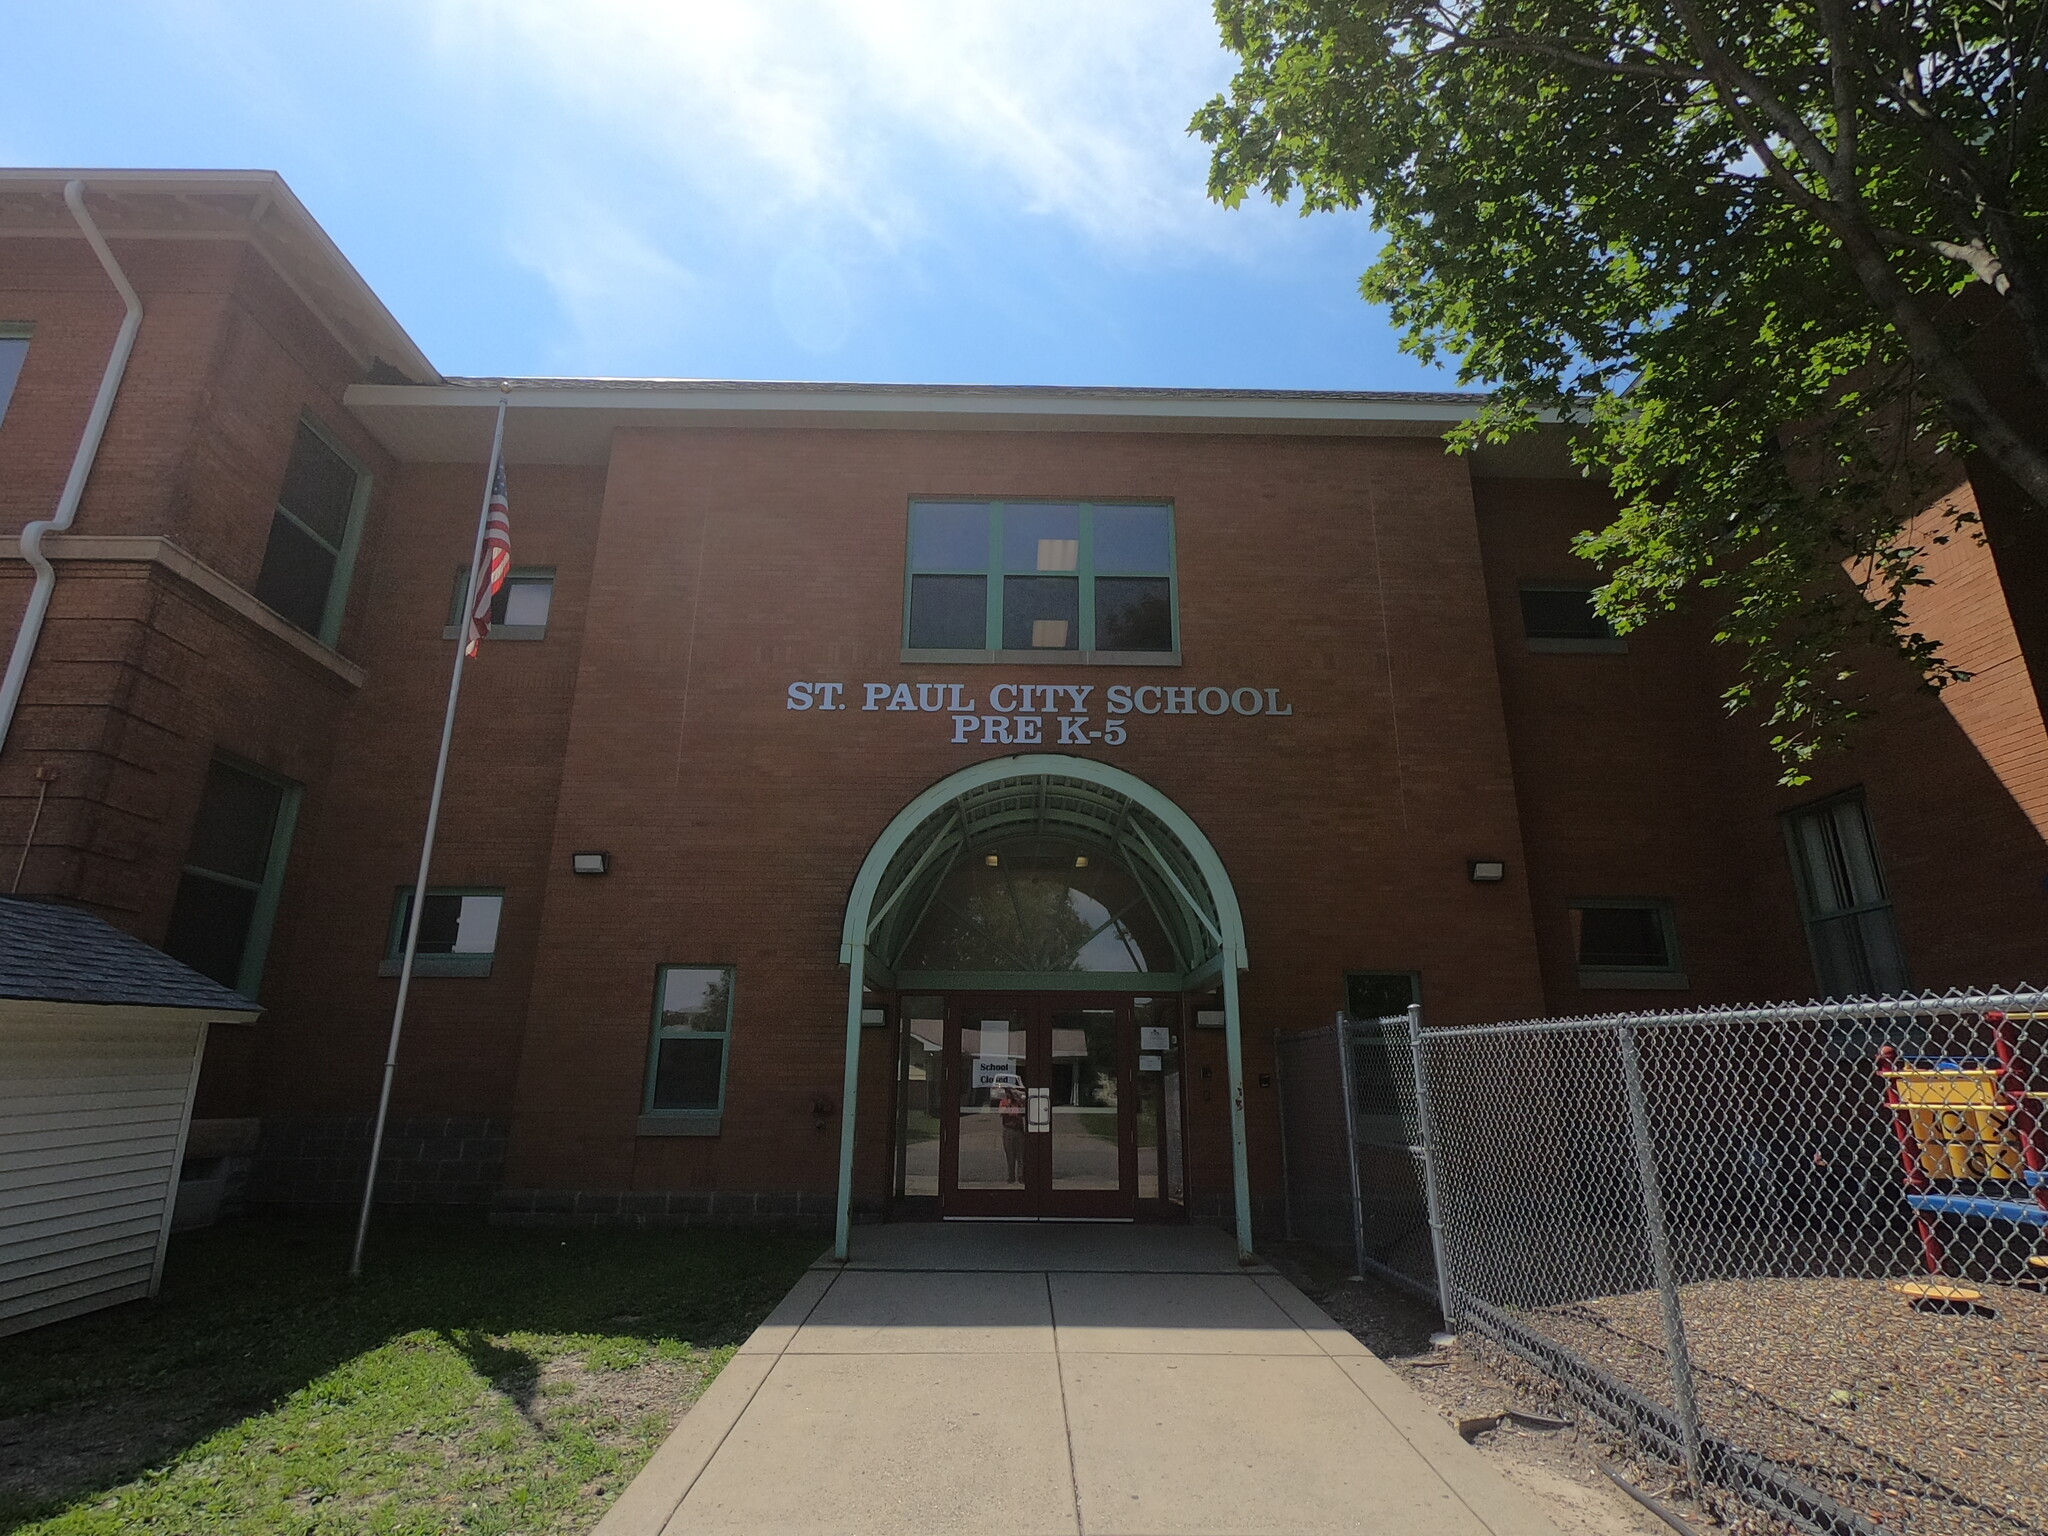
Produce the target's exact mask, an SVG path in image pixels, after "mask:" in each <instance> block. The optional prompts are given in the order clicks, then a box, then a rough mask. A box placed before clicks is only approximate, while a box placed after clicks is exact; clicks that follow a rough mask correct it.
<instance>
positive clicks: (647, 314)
mask: <svg viewBox="0 0 2048 1536" xmlns="http://www.w3.org/2000/svg"><path fill="white" fill-rule="evenodd" d="M0 15H6V16H7V17H8V20H7V27H8V32H9V36H10V43H11V45H12V46H11V48H10V53H11V54H12V55H13V56H14V57H15V59H16V60H17V61H18V62H19V61H22V60H32V61H33V67H30V68H26V69H22V68H17V69H16V70H15V71H13V72H12V73H11V74H10V78H9V85H8V90H7V91H6V92H5V93H4V95H0V160H5V161H6V162H7V163H10V164H15V165H65V166H100V165H105V166H171V167H223V166H231V167H261V168H266V169H273V170H277V171H280V172H282V173H283V174H284V176H285V178H286V180H287V181H289V182H290V184H291V185H292V187H293V189H294V190H295V191H296V192H297V193H298V195H299V197H300V199H301V200H302V201H303V202H304V203H305V204H306V206H307V207H308V208H309V209H311V210H312V213H313V215H314V217H315V218H317V219H319V220H320V221H321V223H322V224H323V225H325V226H326V228H327V230H328V232H329V233H330V234H331V235H332V236H333V237H334V239H335V240H336V242H337V243H338V244H339V245H340V246H341V248H342V249H343V250H344V251H345V252H346V253H347V254H348V255H349V257H350V259H351V260H353V261H354V262H355V264H356V266H357V267H358V268H359V269H360V270H361V271H362V273H363V275H364V276H365V277H366V278H367V279H368V280H369V282H370V284H371V286H372V287H374V288H375V289H376V290H377V292H378V293H379V294H380V295H382V297H383V298H384V301H385V303H386V304H388V305H389V306H390V308H391V310H392V312H393V313H394V314H395V315H397V316H398V318H399V320H400V322H401V323H402V324H404V325H405V326H406V328H407V329H408V330H409V331H411V333H412V335H413V337H414V338H415V339H416V340H417V341H418V342H419V343H420V345H421V346H422V347H423V348H424V349H425V351H426V353H427V355H428V356H429V357H431V358H432V359H433V360H434V362H435V363H436V364H437V365H438V366H439V367H440V368H442V369H443V370H444V371H446V372H449V373H508V374H586V375H619V374H629V375H674V376H683V377H726V378H803V379H864V380H882V381H910V382H974V383H984V382H985V383H1053V384H1151V385H1207V386H1241V387H1258V388H1315V389H1416V388H1422V389H1446V388H1451V387H1454V385H1453V381H1452V380H1451V379H1450V378H1449V377H1448V376H1447V375H1446V374H1444V373H1441V372H1438V371H1434V370H1426V369H1424V368H1422V367H1421V366H1420V365H1418V364H1417V363H1415V362H1414V361H1413V360H1412V359H1409V358H1406V357H1403V356H1402V355H1401V354H1400V353H1399V351H1398V349H1397V347H1396V345H1395V336H1394V333H1393V330H1392V328H1391V327H1390V326H1389V324H1388V322H1387V319H1386V316H1385V314H1384V313H1383V312H1381V311H1378V310H1375V309H1372V308H1370V307H1368V306H1367V305H1366V304H1365V303H1364V302H1363V301H1362V300H1361V299H1360V298H1359V297H1358V292H1357V278H1358V274H1359V273H1360V272H1361V271H1362V270H1363V269H1364V267H1365V266H1366V265H1367V264H1368V263H1369V262H1370V260H1371V256H1372V250H1373V244H1374V242H1373V237H1372V231H1371V229H1370V227H1369V225H1368V222H1367V220H1366V219H1365V217H1364V216H1363V215H1343V216H1338V215H1318V216H1317V217H1315V218H1311V219H1302V218H1299V217H1297V216H1296V215H1294V214H1293V213H1292V212H1289V211H1286V210H1281V209H1276V208H1272V207H1270V206H1264V205H1261V206H1258V207H1246V208H1243V209H1239V210H1235V211H1232V210H1226V209H1223V208H1220V207H1217V206H1215V205H1214V204H1212V203H1210V202H1209V201H1208V200H1207V198H1206V197H1205V195H1204V186H1205V173H1206V166H1207V160H1206V153H1205V151H1204V148H1203V146H1202V145H1201V144H1200V143H1199V142H1198V141H1196V140H1194V139H1192V138H1190V137H1189V136H1188V134H1187V132H1186V124H1187V121H1188V118H1189V117H1190V116H1191V115H1192V113H1193V112H1194V111H1195V109H1196V108H1197V107H1199V106H1200V105H1201V104H1202V103H1203V102H1204V101H1206V100H1207V99H1208V98H1209V97H1210V96H1211V95H1212V94H1214V93H1215V92H1216V91H1217V90H1218V89H1220V88H1221V87H1222V86H1223V84H1224V83H1225V82H1226V81H1227V79H1228V78H1229V73H1230V58H1229V56H1228V55H1227V54H1225V53H1224V52H1223V51H1222V49H1221V47H1220V46H1219V44H1218V42H1217V38H1216V31H1215V26H1214V23H1213V20H1212V19H1211V16H1210V14H1209V8H1208V6H1207V4H1206V3H1204V0H1002V3H994V0H989V3H976V0H807V3H796V0H789V3H782V0H745V3H739V4H735V3H733V0H722V3H707V4H698V3H694V0H573V3H571V0H403V3H383V0H348V3H343V0H336V3H332V4H327V5H320V6H311V5H300V4H279V3H277V0H264V3H228V0H161V3H145V0H134V3H127V4H99V3H78V4H63V5H49V4H43V5H30V4H28V3H26V0H12V3H10V4H7V5H5V6H4V7H0Z"/></svg>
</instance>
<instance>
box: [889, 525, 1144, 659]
mask: <svg viewBox="0 0 2048 1536" xmlns="http://www.w3.org/2000/svg"><path fill="white" fill-rule="evenodd" d="M903 647H904V651H905V653H906V655H908V654H909V653H913V652H914V653H917V656H918V658H919V659H926V660H943V659H947V658H948V657H949V656H950V657H952V658H954V659H962V660H966V659H981V658H983V657H985V656H987V655H988V654H989V653H991V652H993V653H997V654H999V655H1002V656H1005V657H1017V658H1020V659H1022V658H1025V657H1031V658H1038V659H1050V658H1051V657H1053V656H1056V655H1060V654H1062V653H1070V654H1072V655H1073V656H1074V658H1075V659H1077V660H1079V659H1083V658H1101V659H1112V658H1113V659H1118V660H1122V659H1127V658H1143V659H1151V658H1170V657H1172V656H1175V655H1177V654H1178V652H1179V650H1180V633H1179V611H1178V605H1177V603H1176V594H1175V590H1174V549H1173V508H1172V507H1171V506H1170V505H1168V504H1166V503H1163V502H1087V501H1081V502H1071V501H1057V502H1056V501H936V500H935V501H913V502H912V503H911V504H910V549H909V561H908V570H907V572H906V576H905V590H904V604H903Z"/></svg>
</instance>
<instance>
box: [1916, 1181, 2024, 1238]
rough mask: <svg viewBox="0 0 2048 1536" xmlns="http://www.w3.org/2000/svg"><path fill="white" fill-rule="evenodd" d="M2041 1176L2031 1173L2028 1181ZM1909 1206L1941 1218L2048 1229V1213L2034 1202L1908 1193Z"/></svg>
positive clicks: (1979, 1196)
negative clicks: (1958, 1218)
mask: <svg viewBox="0 0 2048 1536" xmlns="http://www.w3.org/2000/svg"><path fill="white" fill-rule="evenodd" d="M2040 1178H2041V1175H2039V1174H2029V1175H2028V1180H2029V1182H2038V1181H2039V1180H2040ZM1906 1204H1908V1205H1910V1206H1911V1207H1913V1209H1914V1210H1916V1211H1928V1212H1931V1213H1934V1214H1936V1215H1942V1216H1975V1217H1978V1218H1979V1219H1981V1220H1984V1221H2010V1222H2016V1223H2018V1224H2019V1225H2020V1226H2023V1227H2048V1210H2043V1209H2042V1208H2041V1207H2040V1206H2038V1205H2036V1204H2035V1203H2034V1202H2033V1201H2031V1200H1992V1199H1987V1198H1986V1197H1984V1196H1982V1195H1916V1194H1910V1193H1909V1194H1908V1195H1907V1196H1906Z"/></svg>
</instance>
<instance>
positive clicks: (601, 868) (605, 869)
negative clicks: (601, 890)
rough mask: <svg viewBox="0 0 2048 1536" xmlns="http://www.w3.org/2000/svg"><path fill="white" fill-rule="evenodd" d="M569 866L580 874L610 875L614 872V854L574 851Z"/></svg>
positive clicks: (570, 856)
mask: <svg viewBox="0 0 2048 1536" xmlns="http://www.w3.org/2000/svg"><path fill="white" fill-rule="evenodd" d="M569 867H570V868H571V869H573V870H575V871H576V873H577V874H579V875H608V874H610V873H611V872H612V856H611V855H610V854H608V853H572V854H570V855H569Z"/></svg>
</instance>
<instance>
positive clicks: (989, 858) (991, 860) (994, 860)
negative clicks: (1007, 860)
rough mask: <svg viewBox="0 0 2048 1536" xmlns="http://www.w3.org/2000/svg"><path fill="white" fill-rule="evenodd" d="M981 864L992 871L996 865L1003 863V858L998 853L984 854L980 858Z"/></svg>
mask: <svg viewBox="0 0 2048 1536" xmlns="http://www.w3.org/2000/svg"><path fill="white" fill-rule="evenodd" d="M981 862H982V863H984V864H986V865H987V866H988V867H989V868H990V869H994V868H995V867H996V866H997V865H998V864H1000V863H1002V862H1003V857H1002V855H1001V854H999V853H984V854H983V855H982V856H981Z"/></svg>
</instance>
